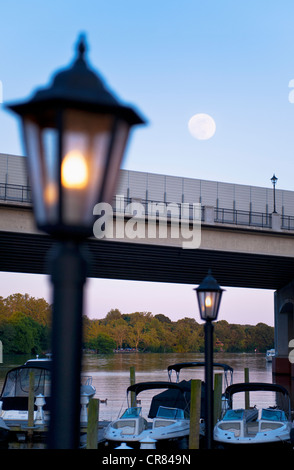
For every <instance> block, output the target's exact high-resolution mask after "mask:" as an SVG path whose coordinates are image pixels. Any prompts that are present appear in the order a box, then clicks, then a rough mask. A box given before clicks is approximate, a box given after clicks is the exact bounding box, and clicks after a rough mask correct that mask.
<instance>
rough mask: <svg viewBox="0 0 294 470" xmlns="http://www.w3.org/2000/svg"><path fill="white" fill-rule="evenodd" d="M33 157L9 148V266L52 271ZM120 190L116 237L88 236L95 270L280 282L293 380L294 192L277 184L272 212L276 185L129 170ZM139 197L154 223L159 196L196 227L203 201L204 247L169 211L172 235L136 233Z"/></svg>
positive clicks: (0, 182) (188, 279) (281, 320)
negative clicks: (177, 228) (29, 167)
mask: <svg viewBox="0 0 294 470" xmlns="http://www.w3.org/2000/svg"><path fill="white" fill-rule="evenodd" d="M24 162H25V158H24V157H18V156H12V155H3V154H2V155H1V154H0V270H1V271H15V272H29V273H48V270H47V263H46V256H47V252H48V250H49V249H50V246H51V245H52V240H51V239H50V238H49V237H48V236H46V235H44V234H42V233H39V232H38V231H37V230H36V228H35V225H34V220H33V215H32V205H31V192H30V187H29V182H28V178H27V173H26V167H25V165H24ZM117 194H118V195H120V198H118V199H117V200H115V201H114V204H113V213H114V217H115V226H116V229H117V230H116V231H115V236H114V237H111V238H105V237H104V238H102V239H101V240H98V239H97V238H95V237H93V238H91V239H89V240H88V242H87V247H88V250H89V254H90V256H89V258H90V268H89V277H98V278H99V277H101V278H112V279H129V280H141V281H142V280H145V281H154V282H170V283H173V282H176V283H189V284H194V285H197V284H199V283H200V282H201V280H202V279H203V278H204V276H205V275H206V273H207V270H208V269H209V268H211V269H212V272H213V275H214V276H215V277H216V279H217V280H218V282H219V283H220V285H222V286H224V287H225V286H231V287H244V288H260V289H271V290H275V291H276V292H275V347H276V351H277V357H276V358H275V360H274V363H273V372H274V374H275V375H276V376H277V377H278V376H279V381H280V382H281V380H282V381H284V380H285V381H289V380H290V378H291V377H292V378H294V367H293V366H292V365H291V363H290V362H289V359H288V355H289V348H288V344H289V341H290V340H291V339H294V310H293V305H294V281H293V279H294V192H292V191H285V190H278V189H276V210H277V213H273V190H272V188H260V187H253V186H246V185H237V184H229V183H221V182H214V181H205V180H199V179H192V178H181V177H173V176H167V175H157V174H150V173H140V172H134V171H127V170H121V176H120V183H119V187H118V189H117ZM130 203H133V204H134V205H135V206H136V207H141V208H143V209H144V211H145V216H144V217H145V218H144V217H143V219H144V220H143V222H144V223H143V225H145V227H147V215H148V208H149V207H150V204H153V205H154V204H155V205H156V204H157V206H156V207H157V208H159V207H165V208H167V207H168V206H169V205H170V204H173V207H174V206H177V207H179V210H180V211H181V210H182V208H185V218H186V223H187V224H188V226H189V227H191V226H192V223H193V220H194V219H193V217H194V215H193V214H194V213H193V209H194V206H193V204H194V205H195V204H200V205H201V210H200V211H198V216H199V218H200V219H201V240H200V245H199V247H197V248H191V249H183V248H182V246H183V245H182V244H183V241H185V239H184V238H183V236H181V235H182V234H181V233H180V234H179V237H176V238H175V237H173V236H172V230H173V219H172V218H169V216H168V214H165V215H166V219H165V220H166V236H165V237H162V238H160V237H158V236H156V237H155V238H151V237H148V236H147V237H146V233H147V231H145V236H143V237H142V238H141V237H140V236H139V231H138V236H137V237H135V238H132V239H130V238H128V237H127V236H125V233H126V226H127V224H128V222H129V221H130V218H132V217H133V214H132V213H131V211H130V208H131V207H132V206H130V205H129V204H130ZM160 204H161V206H160ZM153 207H154V206H153ZM197 207H198V206H196V209H197ZM179 214H182V213H181V212H179ZM141 222H142V219H141ZM198 222H199V221H198ZM156 223H157V226H159V223H160V218H158V217H157V218H156ZM157 230H158V227H157ZM157 233H158V231H157ZM117 234H120V236H117ZM121 234H123V236H121ZM292 382H293V380H292ZM289 383H291V380H290V382H289Z"/></svg>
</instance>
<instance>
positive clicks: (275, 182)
mask: <svg viewBox="0 0 294 470" xmlns="http://www.w3.org/2000/svg"><path fill="white" fill-rule="evenodd" d="M277 181H278V178H277V177H276V175H275V174H273V176H272V177H271V182H272V184H273V193H274V210H273V213H274V214H276V213H277V211H276V184H277Z"/></svg>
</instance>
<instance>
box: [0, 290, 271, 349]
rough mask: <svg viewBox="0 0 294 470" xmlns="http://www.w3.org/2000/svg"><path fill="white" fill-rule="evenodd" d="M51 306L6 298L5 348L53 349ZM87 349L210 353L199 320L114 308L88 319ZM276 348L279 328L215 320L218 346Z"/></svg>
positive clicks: (0, 306)
mask: <svg viewBox="0 0 294 470" xmlns="http://www.w3.org/2000/svg"><path fill="white" fill-rule="evenodd" d="M51 310H52V309H51V305H49V304H48V303H47V302H46V301H45V300H44V299H36V298H34V297H30V296H29V295H28V294H25V295H22V294H13V295H10V296H9V297H7V298H3V297H0V340H1V341H2V344H3V352H4V354H5V353H14V354H40V353H42V352H47V351H48V350H50V342H51V338H50V331H51ZM83 323H84V330H83V347H84V348H85V349H88V350H92V351H94V352H96V353H100V354H107V353H111V352H113V351H121V350H124V351H126V350H134V351H140V352H161V353H165V352H179V353H185V352H204V328H203V324H202V323H201V324H200V323H197V321H196V320H195V319H194V318H188V317H185V318H182V319H180V320H177V321H172V320H170V318H169V317H167V316H166V315H163V314H156V315H153V314H152V313H151V312H134V313H130V314H122V313H121V312H120V311H119V310H118V309H112V310H110V312H108V314H107V315H106V317H105V318H103V319H99V320H97V319H90V318H88V317H86V316H84V317H83ZM273 347H274V328H273V327H270V326H268V325H266V324H265V323H258V324H257V325H254V326H253V325H238V324H229V323H228V322H227V321H225V320H220V321H217V322H215V323H214V350H215V351H224V352H254V351H258V352H265V351H266V350H267V349H271V348H273Z"/></svg>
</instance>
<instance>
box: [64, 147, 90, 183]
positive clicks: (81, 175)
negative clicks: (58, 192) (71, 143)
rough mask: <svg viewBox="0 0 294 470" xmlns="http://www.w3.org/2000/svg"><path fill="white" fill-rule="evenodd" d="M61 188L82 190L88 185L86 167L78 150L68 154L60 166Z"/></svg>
mask: <svg viewBox="0 0 294 470" xmlns="http://www.w3.org/2000/svg"><path fill="white" fill-rule="evenodd" d="M61 183H62V186H64V187H65V188H69V189H83V188H85V187H86V186H87V184H88V166H87V162H86V159H85V157H84V155H83V154H82V153H81V152H79V151H78V150H72V151H70V152H68V153H67V154H66V155H65V157H64V159H63V162H62V165H61Z"/></svg>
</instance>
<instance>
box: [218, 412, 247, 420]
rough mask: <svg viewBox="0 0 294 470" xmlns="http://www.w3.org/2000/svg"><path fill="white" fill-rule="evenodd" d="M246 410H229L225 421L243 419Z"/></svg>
mask: <svg viewBox="0 0 294 470" xmlns="http://www.w3.org/2000/svg"><path fill="white" fill-rule="evenodd" d="M243 415H244V410H227V411H226V413H225V415H224V417H223V421H232V420H240V419H243Z"/></svg>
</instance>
